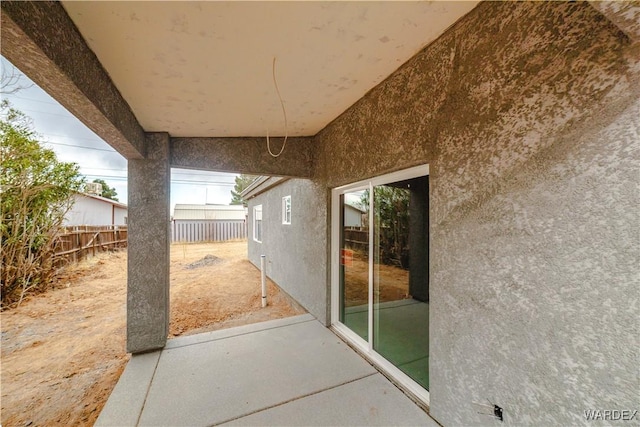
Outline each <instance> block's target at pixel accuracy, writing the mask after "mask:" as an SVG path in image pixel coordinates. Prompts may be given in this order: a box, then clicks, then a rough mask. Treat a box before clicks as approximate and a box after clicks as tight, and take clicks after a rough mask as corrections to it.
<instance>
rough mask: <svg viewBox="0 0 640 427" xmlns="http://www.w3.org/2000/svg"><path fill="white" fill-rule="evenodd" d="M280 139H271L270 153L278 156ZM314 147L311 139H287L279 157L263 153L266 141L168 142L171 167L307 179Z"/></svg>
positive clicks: (211, 140)
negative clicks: (169, 144)
mask: <svg viewBox="0 0 640 427" xmlns="http://www.w3.org/2000/svg"><path fill="white" fill-rule="evenodd" d="M283 141H284V138H271V141H270V147H271V152H273V153H274V154H277V153H278V152H280V148H281V147H282V144H283ZM314 153H315V145H314V144H313V139H312V138H305V137H299V138H288V139H287V144H286V146H285V148H284V151H283V152H282V154H281V155H280V156H279V157H277V158H274V157H272V156H271V155H270V154H269V152H268V151H267V141H266V138H171V166H172V167H175V168H186V169H201V170H215V171H220V172H233V173H246V174H253V175H280V176H295V177H301V178H308V177H310V176H311V174H312V160H313V157H314Z"/></svg>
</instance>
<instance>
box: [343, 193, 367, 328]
mask: <svg viewBox="0 0 640 427" xmlns="http://www.w3.org/2000/svg"><path fill="white" fill-rule="evenodd" d="M364 194H365V192H364V191H352V192H349V193H345V194H342V195H341V196H340V267H339V268H340V296H341V298H340V321H341V322H342V323H344V324H345V325H346V326H348V327H349V329H351V330H352V331H353V332H355V333H356V334H358V335H359V336H360V337H362V339H364V340H365V341H368V339H369V227H368V222H369V216H368V215H369V214H368V211H369V209H368V205H366V206H365V205H363V203H362V199H363V197H364Z"/></svg>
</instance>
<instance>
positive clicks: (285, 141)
mask: <svg viewBox="0 0 640 427" xmlns="http://www.w3.org/2000/svg"><path fill="white" fill-rule="evenodd" d="M271 71H272V73H271V74H272V75H273V85H274V86H275V87H276V93H277V94H278V99H279V100H280V106H281V107H282V115H283V116H284V142H283V143H282V148H280V152H279V153H278V154H273V153H272V152H271V146H270V144H269V128H267V151H269V154H271V156H272V157H276V158H277V157H279V156H280V154H282V152H283V151H284V147H285V146H286V145H287V138H288V137H289V126H288V123H287V111H286V110H285V108H284V102H283V101H282V96H281V95H280V89H279V88H278V81H277V79H276V57H275V56H274V57H273V67H272V69H271Z"/></svg>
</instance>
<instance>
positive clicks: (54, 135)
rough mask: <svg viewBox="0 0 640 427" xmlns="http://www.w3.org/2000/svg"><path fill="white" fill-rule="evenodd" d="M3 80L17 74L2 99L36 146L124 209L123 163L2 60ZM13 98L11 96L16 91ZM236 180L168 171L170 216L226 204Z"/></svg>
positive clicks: (218, 174)
mask: <svg viewBox="0 0 640 427" xmlns="http://www.w3.org/2000/svg"><path fill="white" fill-rule="evenodd" d="M2 71H3V73H2V75H3V77H4V76H6V75H12V73H15V75H18V74H20V75H21V78H20V80H19V81H18V82H17V85H14V86H13V87H9V88H3V92H4V93H2V94H1V95H0V96H1V97H2V99H3V100H4V99H7V100H8V101H9V102H10V103H11V106H12V107H13V108H15V109H17V110H20V111H22V112H23V113H24V114H26V115H27V116H28V117H30V118H31V119H32V120H33V128H34V130H35V131H36V132H37V133H38V134H39V135H40V137H41V138H40V141H41V142H42V143H44V145H45V146H46V147H47V148H51V149H52V150H53V151H55V153H56V155H57V157H58V160H60V161H63V162H74V163H77V164H79V165H80V172H81V173H82V174H83V175H84V176H86V178H87V181H88V182H90V181H93V180H94V179H96V178H99V179H102V180H104V181H105V182H106V183H107V184H108V185H109V187H113V188H115V189H116V192H117V193H118V195H117V197H118V200H119V201H120V202H122V203H127V160H126V159H125V158H124V157H122V155H120V154H119V153H118V152H116V151H115V150H114V149H113V148H111V146H110V145H109V144H107V143H106V142H104V141H103V140H102V139H101V138H100V137H98V136H97V135H96V134H95V133H93V132H92V131H91V130H90V129H89V128H87V127H86V126H85V125H84V124H83V123H82V122H80V120H78V119H76V118H75V117H74V116H73V115H72V114H71V113H69V112H68V111H67V110H66V109H65V108H64V107H63V106H62V105H60V104H59V103H58V102H56V101H55V100H54V99H53V98H52V97H50V96H49V95H48V94H47V93H46V92H45V91H43V90H42V89H41V88H40V87H38V86H37V85H36V84H35V83H33V82H32V81H31V80H30V79H29V78H28V77H27V76H25V75H23V74H22V73H21V72H20V70H18V69H17V68H16V67H14V66H13V65H12V64H11V63H10V62H9V61H7V60H6V59H5V58H4V57H2ZM16 86H18V87H20V89H19V90H17V91H16V92H15V93H9V92H10V91H11V90H12V89H13V88H14V87H16ZM236 176H237V175H236V174H229V173H222V172H207V171H197V170H195V171H194V170H187V169H175V168H174V169H171V213H172V214H173V210H174V207H175V204H176V203H192V204H203V203H213V204H229V202H230V201H231V190H233V185H234V181H235V177H236Z"/></svg>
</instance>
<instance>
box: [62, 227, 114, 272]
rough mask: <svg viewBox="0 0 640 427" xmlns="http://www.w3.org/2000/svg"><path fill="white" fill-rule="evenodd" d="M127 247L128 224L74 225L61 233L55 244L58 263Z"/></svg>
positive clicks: (78, 259)
mask: <svg viewBox="0 0 640 427" xmlns="http://www.w3.org/2000/svg"><path fill="white" fill-rule="evenodd" d="M125 247H127V226H122V225H107V226H91V225H82V226H72V227H67V228H66V229H65V232H64V233H63V234H61V235H59V236H58V237H57V239H56V242H55V246H54V257H55V258H56V264H57V265H62V264H66V263H69V262H72V261H80V260H81V259H83V258H85V257H87V256H88V255H92V256H94V255H95V254H96V253H97V252H103V251H106V250H110V249H116V248H125Z"/></svg>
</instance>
